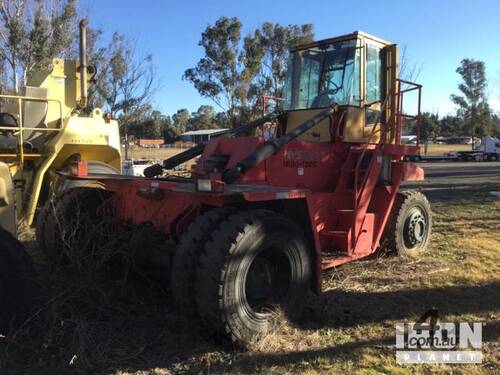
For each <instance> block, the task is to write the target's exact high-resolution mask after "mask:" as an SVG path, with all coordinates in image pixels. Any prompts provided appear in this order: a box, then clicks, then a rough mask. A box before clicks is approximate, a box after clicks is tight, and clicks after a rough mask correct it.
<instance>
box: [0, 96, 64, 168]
mask: <svg viewBox="0 0 500 375" xmlns="http://www.w3.org/2000/svg"><path fill="white" fill-rule="evenodd" d="M2 99H4V100H15V101H17V116H18V117H17V118H16V122H17V126H5V124H4V125H2V124H0V134H1V133H4V132H12V133H14V135H15V136H16V138H17V141H16V149H17V152H15V153H0V158H3V159H18V161H19V163H20V164H23V163H24V160H25V159H26V158H27V157H29V158H37V157H41V156H42V154H39V153H27V152H25V150H24V141H25V138H24V134H23V133H24V132H27V131H32V132H47V133H48V132H59V131H61V129H62V126H63V123H62V119H63V109H62V103H61V101H60V100H57V99H49V98H37V97H33V96H22V95H7V94H0V100H2ZM24 102H42V103H46V104H47V110H46V112H47V111H48V106H49V103H50V102H53V103H56V104H57V105H58V107H59V118H58V120H57V122H56V127H54V128H42V127H25V126H24V114H23V103H24ZM45 115H46V113H45ZM14 118H15V116H14Z"/></svg>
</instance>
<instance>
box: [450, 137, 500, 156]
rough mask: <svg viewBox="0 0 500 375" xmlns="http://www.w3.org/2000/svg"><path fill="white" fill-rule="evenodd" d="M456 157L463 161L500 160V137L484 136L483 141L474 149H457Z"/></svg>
mask: <svg viewBox="0 0 500 375" xmlns="http://www.w3.org/2000/svg"><path fill="white" fill-rule="evenodd" d="M455 154H456V157H457V159H458V160H463V161H472V160H475V161H483V160H486V161H496V160H500V139H498V138H495V137H490V136H486V137H483V139H482V140H481V143H480V144H479V145H478V146H477V147H476V148H475V150H473V151H457V152H456V153H455Z"/></svg>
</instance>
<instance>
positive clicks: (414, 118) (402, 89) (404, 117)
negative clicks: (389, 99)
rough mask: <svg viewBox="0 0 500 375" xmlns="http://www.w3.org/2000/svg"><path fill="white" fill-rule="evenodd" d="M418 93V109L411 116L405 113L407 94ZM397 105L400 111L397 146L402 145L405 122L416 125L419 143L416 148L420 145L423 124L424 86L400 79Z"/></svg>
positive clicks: (397, 115) (398, 111)
mask: <svg viewBox="0 0 500 375" xmlns="http://www.w3.org/2000/svg"><path fill="white" fill-rule="evenodd" d="M414 91H416V92H417V108H416V114H415V115H410V114H407V113H405V110H404V104H405V101H404V98H405V94H408V93H410V92H414ZM397 97H398V100H397V103H398V109H397V111H396V113H395V116H396V134H395V140H396V144H401V137H402V132H403V126H404V124H405V121H406V122H407V123H409V124H415V132H416V136H417V141H416V147H418V146H419V145H420V122H421V119H422V117H421V107H420V106H421V100H422V85H419V84H418V83H414V82H410V81H406V80H403V79H398V92H397Z"/></svg>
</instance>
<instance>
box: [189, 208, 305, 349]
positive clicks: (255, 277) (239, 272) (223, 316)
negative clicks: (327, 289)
mask: <svg viewBox="0 0 500 375" xmlns="http://www.w3.org/2000/svg"><path fill="white" fill-rule="evenodd" d="M311 267H312V262H311V257H310V253H309V250H308V245H307V241H306V239H305V238H304V236H303V234H302V231H301V230H300V228H298V227H297V225H296V224H295V223H293V222H292V221H290V220H289V219H287V218H285V217H283V216H282V215H279V214H277V213H274V212H272V211H267V210H250V211H240V212H238V213H236V214H234V215H231V216H230V217H229V218H228V219H227V220H225V221H223V222H222V223H221V224H220V226H219V228H218V229H217V231H215V232H214V234H213V236H212V239H211V240H210V241H208V243H207V244H206V246H205V248H204V252H203V254H202V255H201V257H200V266H199V268H198V270H197V273H196V303H197V307H198V312H199V314H200V315H201V318H202V320H203V322H204V323H205V325H206V326H207V327H208V328H209V329H210V330H211V331H212V332H213V333H217V334H220V335H222V336H225V337H228V338H229V339H230V340H231V341H232V342H233V343H235V344H237V345H239V346H242V347H246V346H248V344H250V343H251V342H252V341H253V340H254V339H255V338H256V337H257V336H258V335H259V334H262V333H265V332H267V331H268V330H269V329H270V328H271V327H272V323H273V321H274V320H275V318H276V311H277V310H281V311H282V312H283V313H284V315H285V316H286V317H287V318H288V319H289V320H291V321H296V320H298V319H299V318H300V316H301V314H302V311H303V308H304V307H305V305H306V304H305V303H304V302H305V299H306V297H307V293H308V290H309V287H310V284H311V276H312V268H311Z"/></svg>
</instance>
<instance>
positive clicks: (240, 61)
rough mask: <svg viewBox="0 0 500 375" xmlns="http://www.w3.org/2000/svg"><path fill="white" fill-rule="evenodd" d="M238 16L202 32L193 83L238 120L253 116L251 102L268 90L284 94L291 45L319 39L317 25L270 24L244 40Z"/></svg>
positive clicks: (189, 73) (188, 77)
mask: <svg viewBox="0 0 500 375" xmlns="http://www.w3.org/2000/svg"><path fill="white" fill-rule="evenodd" d="M241 28H242V24H241V22H240V21H239V20H238V19H237V18H227V17H221V18H219V19H218V20H217V21H216V22H215V24H214V25H213V26H208V27H207V28H206V29H205V31H204V32H203V33H202V34H201V41H200V43H199V45H200V46H202V47H203V49H204V57H202V58H201V59H200V60H199V61H198V63H197V64H196V66H195V67H193V68H190V69H187V70H186V71H185V73H184V76H183V77H184V79H186V80H188V81H190V82H191V83H192V84H193V85H194V87H195V88H196V89H197V90H198V92H199V93H200V95H202V96H203V97H206V98H209V99H211V100H213V101H214V102H215V103H216V104H217V106H218V107H219V108H221V109H222V110H223V111H227V113H228V116H229V119H230V121H231V123H232V124H235V122H236V121H237V120H238V119H245V118H246V117H248V116H249V114H250V106H251V104H252V103H255V101H256V100H257V99H258V98H259V97H260V96H261V95H263V94H267V95H273V96H281V90H282V88H283V83H284V78H285V71H286V61H287V58H288V50H289V48H290V47H292V46H294V45H296V44H298V43H303V42H309V41H311V40H313V38H314V34H313V26H312V25H311V24H306V25H288V26H281V25H279V24H273V23H270V22H266V23H264V24H263V25H262V27H261V28H259V29H257V30H255V31H254V32H253V33H251V34H249V35H248V36H246V37H245V38H244V39H243V41H242V40H241Z"/></svg>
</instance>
